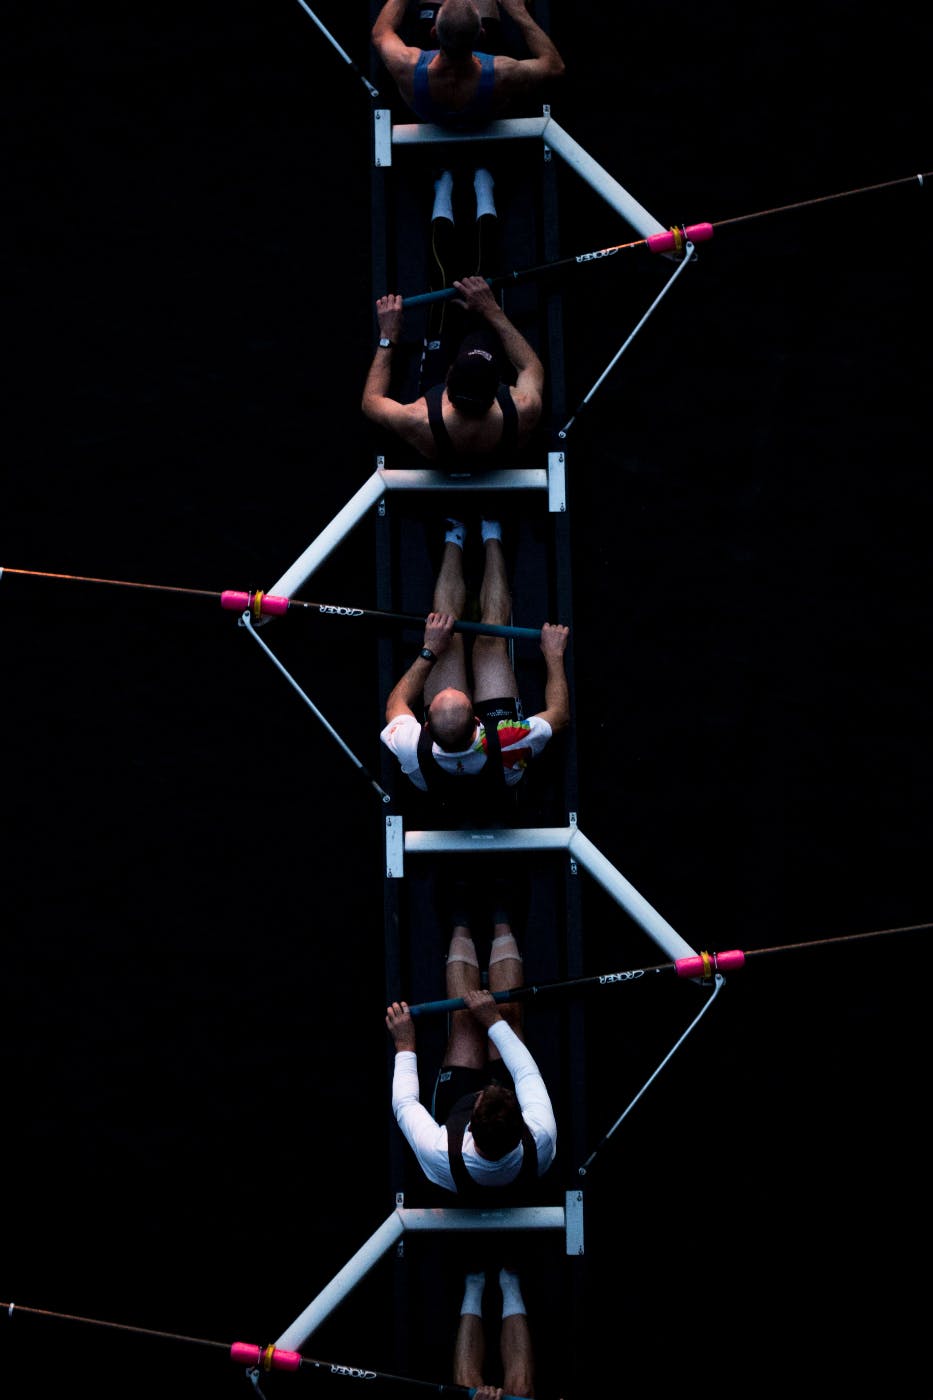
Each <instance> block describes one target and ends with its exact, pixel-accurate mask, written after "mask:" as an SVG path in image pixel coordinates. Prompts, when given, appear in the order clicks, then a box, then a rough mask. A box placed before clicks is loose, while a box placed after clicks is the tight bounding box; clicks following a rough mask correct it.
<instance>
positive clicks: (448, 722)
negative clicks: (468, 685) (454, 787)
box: [426, 686, 476, 753]
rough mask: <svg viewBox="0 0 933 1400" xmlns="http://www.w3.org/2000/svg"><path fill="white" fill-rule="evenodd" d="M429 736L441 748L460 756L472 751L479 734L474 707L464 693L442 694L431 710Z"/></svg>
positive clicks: (445, 692)
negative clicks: (477, 732)
mask: <svg viewBox="0 0 933 1400" xmlns="http://www.w3.org/2000/svg"><path fill="white" fill-rule="evenodd" d="M426 718H427V724H428V732H429V733H430V735H431V738H432V739H433V740H434V742H435V744H437V745H438V747H439V748H442V749H445V750H446V751H447V752H448V753H460V752H462V750H463V749H465V748H468V747H469V745H470V741H471V740H472V738H473V735H474V733H475V731H476V716H475V715H474V713H473V703H472V701H471V700H470V697H469V696H468V695H465V694H464V693H463V691H462V690H455V689H454V688H453V686H448V687H447V689H446V690H439V691H438V693H437V694H436V695H435V697H434V699H433V700H432V701H431V703H430V705H429V706H428V711H427V716H426Z"/></svg>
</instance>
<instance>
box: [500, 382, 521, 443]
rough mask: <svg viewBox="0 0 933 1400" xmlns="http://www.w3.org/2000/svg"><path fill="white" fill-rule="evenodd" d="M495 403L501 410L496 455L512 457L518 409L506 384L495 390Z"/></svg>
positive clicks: (516, 432) (515, 440)
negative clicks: (500, 431) (500, 434)
mask: <svg viewBox="0 0 933 1400" xmlns="http://www.w3.org/2000/svg"><path fill="white" fill-rule="evenodd" d="M496 402H497V403H498V405H499V407H500V408H501V409H502V437H501V438H500V439H499V446H498V447H497V448H496V455H497V456H499V457H510V456H513V455H514V453H515V445H516V443H517V442H518V409H517V408H516V407H515V400H514V399H513V398H512V391H511V390H510V388H509V386H508V384H500V385H499V388H498V389H497V390H496Z"/></svg>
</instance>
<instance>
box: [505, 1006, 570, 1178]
mask: <svg viewBox="0 0 933 1400" xmlns="http://www.w3.org/2000/svg"><path fill="white" fill-rule="evenodd" d="M489 1039H490V1040H491V1041H492V1043H493V1044H494V1045H495V1047H496V1049H497V1050H498V1051H499V1054H500V1055H501V1056H502V1063H503V1064H504V1065H505V1067H506V1069H507V1070H508V1072H509V1074H510V1075H511V1076H512V1079H513V1081H514V1083H515V1096H516V1098H517V1099H518V1106H519V1108H520V1109H521V1111H522V1117H523V1118H524V1120H525V1122H526V1123H527V1124H528V1127H529V1128H530V1129H531V1132H532V1136H533V1137H534V1140H535V1147H536V1148H537V1150H538V1174H539V1175H541V1173H542V1172H545V1171H546V1170H547V1168H548V1167H549V1166H550V1165H551V1163H552V1162H553V1160H554V1154H555V1153H556V1151H557V1120H556V1119H555V1117H554V1109H553V1108H552V1106H551V1099H550V1095H549V1094H548V1091H547V1089H546V1087H545V1084H544V1080H543V1079H542V1077H541V1071H540V1070H539V1069H538V1066H537V1065H536V1064H535V1061H534V1059H533V1058H532V1054H531V1051H530V1050H529V1049H528V1046H527V1045H526V1044H525V1043H524V1041H523V1040H519V1038H518V1036H517V1035H516V1034H515V1032H514V1031H513V1030H512V1027H511V1026H510V1025H509V1024H508V1022H507V1021H495V1022H493V1024H492V1025H491V1026H490V1028H489Z"/></svg>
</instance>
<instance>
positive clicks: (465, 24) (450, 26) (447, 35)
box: [434, 0, 483, 58]
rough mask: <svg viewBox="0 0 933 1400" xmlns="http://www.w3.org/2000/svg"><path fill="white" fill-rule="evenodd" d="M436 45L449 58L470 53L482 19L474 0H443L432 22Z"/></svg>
mask: <svg viewBox="0 0 933 1400" xmlns="http://www.w3.org/2000/svg"><path fill="white" fill-rule="evenodd" d="M434 28H435V32H436V34H437V42H438V47H439V48H441V49H443V51H444V53H446V54H447V55H448V57H450V58H462V57H463V55H464V54H468V53H472V52H473V50H474V48H475V47H476V45H477V42H478V41H479V36H480V34H481V32H482V28H483V21H482V19H481V18H480V13H479V10H478V9H477V8H476V5H475V3H474V0H443V4H442V5H441V7H440V9H439V10H438V12H437V18H436V20H435V22H434Z"/></svg>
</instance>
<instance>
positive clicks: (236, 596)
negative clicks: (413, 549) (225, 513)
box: [0, 566, 541, 642]
mask: <svg viewBox="0 0 933 1400" xmlns="http://www.w3.org/2000/svg"><path fill="white" fill-rule="evenodd" d="M4 574H18V575H20V576H22V577H25V578H50V579H64V580H66V581H68V582H71V583H106V584H110V585H111V587H114V588H143V589H146V590H148V591H150V592H156V593H184V594H188V595H190V596H192V597H198V598H219V599H220V606H221V607H222V608H224V609H226V610H227V611H231V612H240V613H243V612H249V613H250V614H251V615H252V616H253V617H254V618H260V617H281V616H282V615H283V614H284V613H286V612H291V610H292V609H293V608H305V609H308V610H310V611H312V612H318V613H321V614H322V615H323V616H325V617H345V618H359V617H362V618H369V619H372V620H373V621H376V622H394V623H401V624H404V625H405V626H410V627H423V626H424V624H425V622H426V620H427V619H426V618H424V617H419V616H418V615H417V614H416V613H396V612H384V611H381V610H378V609H375V608H354V607H349V606H347V605H346V604H343V603H311V602H308V601H307V600H306V599H303V598H286V597H282V596H280V595H278V594H274V593H262V592H260V591H256V592H250V593H247V592H241V591H239V590H235V589H226V590H224V591H223V592H212V591H210V590H208V589H205V588H177V587H172V586H171V585H168V584H160V583H133V582H131V581H128V580H126V579H116V578H91V577H88V576H86V575H84V574H51V573H45V572H43V571H41V570H39V569H10V568H5V567H2V566H0V578H2V577H3V575H4ZM454 631H455V632H464V633H470V634H476V635H481V636H486V637H515V638H516V639H522V638H524V639H525V640H527V641H532V642H539V641H540V640H541V628H540V627H513V626H511V625H509V624H505V623H503V624H499V623H496V622H468V621H465V620H458V621H457V622H455V623H454Z"/></svg>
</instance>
